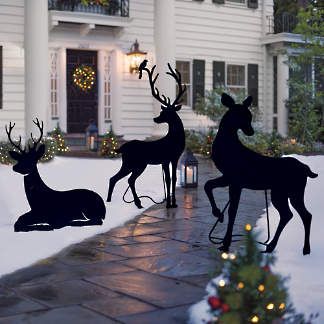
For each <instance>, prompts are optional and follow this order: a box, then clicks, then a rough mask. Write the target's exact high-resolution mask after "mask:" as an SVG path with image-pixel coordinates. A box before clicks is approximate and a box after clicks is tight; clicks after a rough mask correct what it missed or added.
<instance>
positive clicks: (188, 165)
mask: <svg viewBox="0 0 324 324" xmlns="http://www.w3.org/2000/svg"><path fill="white" fill-rule="evenodd" d="M180 185H181V187H183V188H196V187H197V186H198V160H197V159H196V158H195V156H194V155H193V154H192V152H191V151H190V150H188V149H186V150H185V152H184V153H183V155H182V157H181V159H180Z"/></svg>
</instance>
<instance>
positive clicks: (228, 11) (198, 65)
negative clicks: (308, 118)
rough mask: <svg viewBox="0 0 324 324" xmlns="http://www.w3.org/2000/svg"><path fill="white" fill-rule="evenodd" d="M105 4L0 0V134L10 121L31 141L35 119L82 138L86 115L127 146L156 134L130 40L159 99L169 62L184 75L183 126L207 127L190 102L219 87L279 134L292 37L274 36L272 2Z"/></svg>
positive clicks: (167, 82) (168, 85) (122, 0)
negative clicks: (85, 79)
mask: <svg viewBox="0 0 324 324" xmlns="http://www.w3.org/2000/svg"><path fill="white" fill-rule="evenodd" d="M93 2H96V1H93ZM108 2H109V5H108V7H102V6H100V5H97V4H93V5H90V6H88V7H87V6H84V5H81V4H80V1H78V0H49V1H47V0H25V1H24V0H0V66H1V72H0V90H1V95H0V98H1V100H0V137H2V138H4V137H5V132H4V126H5V124H8V123H9V121H14V122H15V123H16V132H17V133H21V134H30V132H31V131H32V130H33V124H32V119H33V118H35V117H38V118H39V119H42V120H44V123H45V129H46V131H51V130H52V129H53V128H54V127H55V126H56V125H57V123H58V122H59V124H60V126H61V128H62V129H63V130H64V131H66V132H68V133H83V132H84V130H85V126H86V125H87V124H88V122H89V119H91V118H92V119H95V121H96V122H97V125H98V128H99V133H100V134H103V133H105V132H106V131H107V130H109V129H110V127H112V129H113V131H114V132H115V133H116V134H117V135H124V138H125V139H131V138H146V137H150V136H152V135H158V134H161V133H162V132H163V129H161V128H158V126H157V125H155V124H154V123H153V120H152V118H153V117H154V116H156V115H157V114H158V113H159V110H160V107H159V104H158V103H156V102H155V100H154V99H153V98H152V96H151V92H150V88H149V83H148V81H147V78H146V77H144V78H143V79H141V80H139V79H138V75H137V74H133V73H130V61H129V57H128V56H127V53H128V52H129V50H130V47H131V46H132V44H133V43H134V41H135V40H136V39H137V40H138V42H139V44H140V49H141V50H142V51H145V52H147V54H146V58H147V59H148V60H149V63H150V64H157V69H158V71H159V72H160V77H159V80H158V88H159V89H160V92H162V93H164V94H165V95H167V96H169V97H170V98H173V97H175V94H176V86H175V82H174V81H173V80H172V79H170V77H168V76H166V74H165V73H164V72H165V71H167V63H168V62H169V63H170V64H171V65H172V66H176V67H177V69H178V70H179V71H180V72H181V73H182V76H183V80H184V82H185V83H186V84H187V88H188V94H187V97H186V98H185V101H184V104H183V108H182V110H181V114H182V116H183V120H184V124H185V127H187V128H199V127H204V126H206V125H209V124H210V121H208V119H207V118H205V117H203V116H197V115H196V114H195V113H194V112H193V106H194V102H195V100H196V98H197V95H198V94H201V95H203V94H204V92H205V90H209V89H212V88H213V87H215V86H218V85H225V86H228V87H230V88H232V89H233V90H235V89H242V88H244V89H245V91H246V93H247V94H251V95H253V97H254V99H255V104H257V105H258V106H259V108H260V110H261V111H262V112H263V123H264V128H265V129H266V130H272V129H273V128H276V129H278V131H279V132H280V133H282V134H286V132H287V110H286V108H285V105H284V101H285V99H286V98H287V97H288V93H289V92H288V85H287V79H288V77H289V69H288V66H287V65H286V64H284V62H285V60H286V59H287V57H286V54H285V53H284V52H283V51H282V49H283V48H284V47H285V44H286V43H287V42H291V41H299V38H298V37H299V36H297V35H294V34H291V33H281V32H279V33H276V34H274V33H273V32H274V31H273V24H272V22H273V1H272V0H263V1H260V0H259V1H258V0H109V1H108ZM84 66H87V67H90V68H91V71H92V72H93V74H92V75H93V85H91V89H89V90H88V91H83V90H82V89H81V88H80V87H78V86H77V84H76V83H75V80H74V79H75V76H73V74H75V73H76V69H77V68H79V67H84Z"/></svg>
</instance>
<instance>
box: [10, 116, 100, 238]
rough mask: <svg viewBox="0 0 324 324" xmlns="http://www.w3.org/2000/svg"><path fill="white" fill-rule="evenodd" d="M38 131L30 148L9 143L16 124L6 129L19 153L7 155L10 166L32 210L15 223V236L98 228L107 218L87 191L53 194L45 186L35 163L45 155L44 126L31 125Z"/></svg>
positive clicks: (98, 197)
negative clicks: (21, 181) (21, 177)
mask: <svg viewBox="0 0 324 324" xmlns="http://www.w3.org/2000/svg"><path fill="white" fill-rule="evenodd" d="M33 122H34V124H35V125H36V126H37V127H38V129H39V130H40V136H39V138H38V140H37V141H35V140H34V138H33V134H31V139H32V142H33V143H32V145H28V150H27V147H26V146H27V145H26V146H25V149H22V147H21V137H19V142H18V144H16V143H15V142H14V141H13V140H12V139H11V132H12V129H13V128H14V126H15V124H11V122H10V124H9V130H8V128H7V126H6V132H7V135H8V139H9V141H10V143H11V144H12V145H13V146H14V147H15V148H16V149H17V150H18V151H19V153H18V152H15V151H10V152H9V154H10V156H11V157H12V158H13V159H14V160H16V161H17V163H16V164H15V165H14V166H13V170H14V171H15V172H18V173H21V174H23V175H24V176H25V177H24V184H25V192H26V196H27V200H28V202H29V205H30V208H31V210H30V211H29V212H28V213H26V214H23V215H21V216H20V217H19V218H18V220H17V222H16V223H15V227H14V228H15V232H28V231H35V230H37V231H50V230H53V229H58V228H62V227H64V226H86V225H101V224H102V221H103V219H104V218H105V214H106V207H105V204H104V202H103V200H102V198H101V197H100V196H99V195H98V194H97V193H95V192H93V191H90V190H86V189H75V190H69V191H56V190H53V189H51V188H49V187H47V186H46V184H45V183H44V182H43V181H42V179H41V177H40V175H39V173H38V170H37V161H38V160H39V159H40V158H41V157H42V156H43V155H44V153H45V145H44V144H41V143H40V142H41V139H42V137H43V122H42V123H41V124H40V122H39V120H38V119H36V121H33Z"/></svg>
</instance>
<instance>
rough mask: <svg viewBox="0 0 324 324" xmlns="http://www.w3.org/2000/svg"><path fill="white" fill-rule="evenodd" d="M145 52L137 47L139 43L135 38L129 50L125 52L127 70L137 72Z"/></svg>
mask: <svg viewBox="0 0 324 324" xmlns="http://www.w3.org/2000/svg"><path fill="white" fill-rule="evenodd" d="M146 54H147V52H143V51H141V50H140V49H139V43H138V41H137V39H136V40H135V43H134V44H133V45H132V46H131V48H130V51H129V52H128V53H127V56H128V57H129V72H130V73H132V74H134V73H138V68H139V66H140V64H141V62H142V61H143V60H144V58H145V55H146Z"/></svg>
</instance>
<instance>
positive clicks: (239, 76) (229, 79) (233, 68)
mask: <svg viewBox="0 0 324 324" xmlns="http://www.w3.org/2000/svg"><path fill="white" fill-rule="evenodd" d="M226 72H227V74H226V86H227V88H228V89H229V90H230V91H231V92H233V93H238V92H241V91H244V92H245V88H246V81H245V79H246V78H245V65H235V64H228V65H227V71H226Z"/></svg>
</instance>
